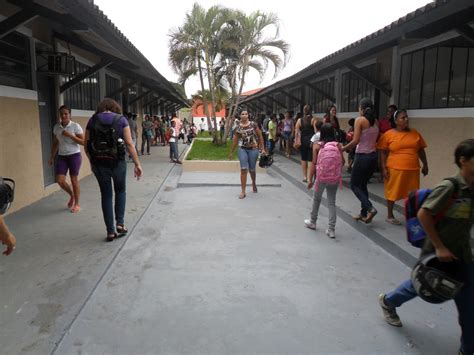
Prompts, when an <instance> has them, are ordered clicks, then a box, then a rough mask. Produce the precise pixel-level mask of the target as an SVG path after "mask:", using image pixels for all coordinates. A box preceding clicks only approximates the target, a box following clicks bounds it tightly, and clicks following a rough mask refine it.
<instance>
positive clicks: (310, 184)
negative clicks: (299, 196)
mask: <svg viewBox="0 0 474 355" xmlns="http://www.w3.org/2000/svg"><path fill="white" fill-rule="evenodd" d="M306 187H307V189H308V190H311V188H312V187H313V182H312V181H311V180H310V181H308V185H307V186H306Z"/></svg>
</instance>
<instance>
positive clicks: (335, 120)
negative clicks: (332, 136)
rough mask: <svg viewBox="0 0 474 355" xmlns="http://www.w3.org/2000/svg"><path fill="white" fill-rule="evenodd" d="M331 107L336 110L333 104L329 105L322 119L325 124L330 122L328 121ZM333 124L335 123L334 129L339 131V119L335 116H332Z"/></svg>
mask: <svg viewBox="0 0 474 355" xmlns="http://www.w3.org/2000/svg"><path fill="white" fill-rule="evenodd" d="M333 107H334V108H335V109H336V110H337V107H336V105H334V104H332V105H329V106H328V107H327V109H326V114H325V115H324V119H325V120H326V122H331V121H330V120H331V109H332V108H333ZM334 122H336V128H337V129H340V128H341V126H340V125H339V119H338V118H337V116H334Z"/></svg>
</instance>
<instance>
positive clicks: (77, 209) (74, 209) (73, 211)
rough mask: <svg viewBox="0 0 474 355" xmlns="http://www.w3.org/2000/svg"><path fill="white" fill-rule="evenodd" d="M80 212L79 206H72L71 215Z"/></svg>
mask: <svg viewBox="0 0 474 355" xmlns="http://www.w3.org/2000/svg"><path fill="white" fill-rule="evenodd" d="M80 210H81V206H79V205H74V207H73V208H71V213H77V212H79V211H80Z"/></svg>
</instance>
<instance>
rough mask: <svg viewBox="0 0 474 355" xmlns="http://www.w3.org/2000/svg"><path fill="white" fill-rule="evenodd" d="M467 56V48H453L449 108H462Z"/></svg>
mask: <svg viewBox="0 0 474 355" xmlns="http://www.w3.org/2000/svg"><path fill="white" fill-rule="evenodd" d="M468 54H469V50H468V48H453V57H452V61H451V63H452V64H451V83H450V85H449V101H448V106H449V107H462V106H464V94H465V92H464V91H465V89H466V71H467V59H468Z"/></svg>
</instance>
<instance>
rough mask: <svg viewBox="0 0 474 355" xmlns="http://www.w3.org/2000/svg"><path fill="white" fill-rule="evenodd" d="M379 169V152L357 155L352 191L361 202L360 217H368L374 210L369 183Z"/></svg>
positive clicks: (352, 175)
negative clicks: (370, 211) (368, 213)
mask: <svg viewBox="0 0 474 355" xmlns="http://www.w3.org/2000/svg"><path fill="white" fill-rule="evenodd" d="M376 168H377V152H373V153H368V154H365V153H356V155H355V160H354V164H353V165H352V173H351V190H352V192H354V195H356V197H357V198H358V199H359V201H360V207H361V209H360V215H361V216H362V217H366V216H367V212H368V211H369V210H371V209H372V208H373V206H372V202H370V200H369V190H367V183H368V182H369V179H370V177H371V176H372V174H373V173H374V171H375V169H376Z"/></svg>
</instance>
